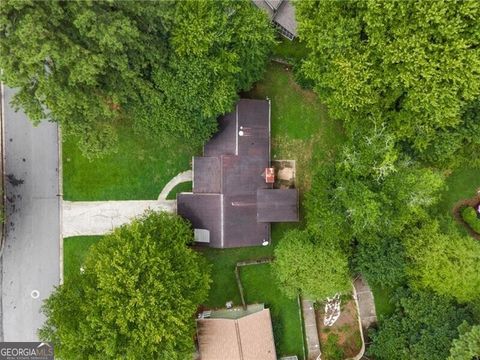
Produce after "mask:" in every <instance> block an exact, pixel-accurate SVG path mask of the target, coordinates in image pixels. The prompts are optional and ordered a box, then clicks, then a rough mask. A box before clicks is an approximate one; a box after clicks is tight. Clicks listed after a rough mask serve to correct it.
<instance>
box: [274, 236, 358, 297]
mask: <svg viewBox="0 0 480 360" xmlns="http://www.w3.org/2000/svg"><path fill="white" fill-rule="evenodd" d="M273 271H274V273H275V276H276V277H277V280H278V282H279V285H280V288H281V290H282V291H283V292H284V293H285V295H287V296H288V297H291V298H294V297H296V296H297V295H299V294H300V295H303V296H305V297H307V298H311V299H314V300H324V299H325V298H327V297H329V296H333V295H335V293H337V292H339V293H345V292H348V291H350V290H351V284H350V279H349V271H348V262H347V257H346V255H345V254H344V253H343V252H342V251H341V250H340V249H339V248H338V247H332V246H331V244H328V243H319V242H318V236H315V234H312V233H310V232H308V231H306V230H304V231H301V230H292V231H289V232H288V233H286V235H285V236H284V237H283V238H282V239H281V241H280V243H279V244H278V246H277V248H276V249H275V261H274V263H273Z"/></svg>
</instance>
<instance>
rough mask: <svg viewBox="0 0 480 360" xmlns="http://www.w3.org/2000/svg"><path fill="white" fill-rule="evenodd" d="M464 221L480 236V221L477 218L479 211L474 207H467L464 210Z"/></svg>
mask: <svg viewBox="0 0 480 360" xmlns="http://www.w3.org/2000/svg"><path fill="white" fill-rule="evenodd" d="M462 219H463V221H465V222H466V223H467V224H468V226H470V228H471V229H472V230H473V231H475V232H476V233H477V234H480V219H479V218H478V217H477V211H476V210H475V209H474V208H473V207H471V206H467V207H465V208H463V209H462Z"/></svg>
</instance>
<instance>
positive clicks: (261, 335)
mask: <svg viewBox="0 0 480 360" xmlns="http://www.w3.org/2000/svg"><path fill="white" fill-rule="evenodd" d="M197 338H198V346H199V350H200V356H201V359H202V360H227V359H228V360H260V359H261V360H276V359H277V356H276V353H275V342H274V339H273V329H272V320H271V318H270V310H269V309H263V310H261V311H258V312H256V313H253V314H250V315H246V316H244V317H242V318H240V319H218V318H209V319H199V320H197Z"/></svg>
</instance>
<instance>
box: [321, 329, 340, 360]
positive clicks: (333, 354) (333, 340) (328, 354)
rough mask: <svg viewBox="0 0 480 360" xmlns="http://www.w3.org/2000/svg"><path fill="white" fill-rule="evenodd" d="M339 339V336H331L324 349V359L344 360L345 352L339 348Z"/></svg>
mask: <svg viewBox="0 0 480 360" xmlns="http://www.w3.org/2000/svg"><path fill="white" fill-rule="evenodd" d="M338 340H339V337H338V335H337V334H329V335H328V338H327V341H326V342H325V345H324V346H323V347H322V357H323V358H324V359H325V360H343V359H345V356H344V351H343V349H342V348H341V347H339V346H338Z"/></svg>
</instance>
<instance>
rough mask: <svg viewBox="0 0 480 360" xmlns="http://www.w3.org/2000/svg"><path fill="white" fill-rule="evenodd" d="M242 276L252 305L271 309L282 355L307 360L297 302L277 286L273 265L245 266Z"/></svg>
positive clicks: (246, 293)
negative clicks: (262, 304)
mask: <svg viewBox="0 0 480 360" xmlns="http://www.w3.org/2000/svg"><path fill="white" fill-rule="evenodd" d="M240 277H241V279H242V285H243V288H244V292H245V301H246V302H247V303H249V304H253V303H265V305H266V306H267V307H268V308H269V309H270V313H271V316H272V323H273V332H274V336H275V342H276V346H277V352H278V354H279V355H281V356H283V355H297V356H298V357H299V358H302V357H303V337H302V323H301V319H300V314H299V307H298V303H297V300H296V299H293V300H292V299H288V298H286V297H285V296H284V295H283V294H282V293H281V291H280V290H279V289H278V287H276V286H272V284H275V282H276V279H275V278H274V275H273V273H272V270H271V265H270V264H264V265H252V266H244V267H242V268H241V270H240Z"/></svg>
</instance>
